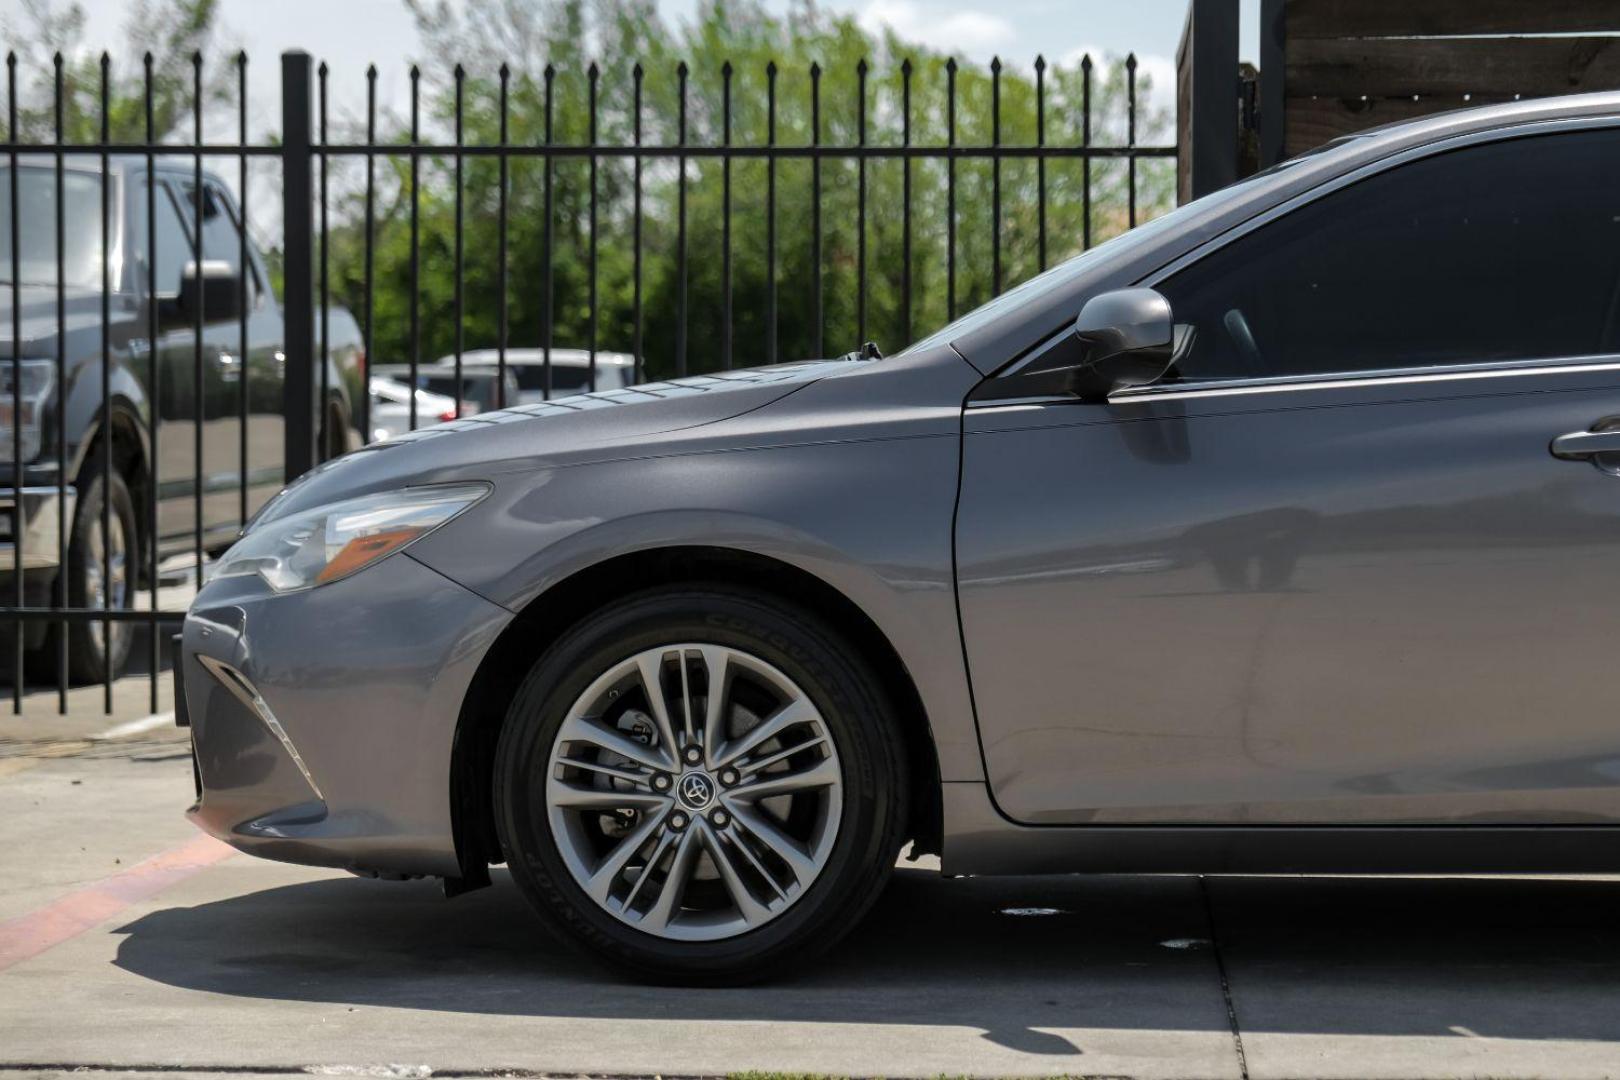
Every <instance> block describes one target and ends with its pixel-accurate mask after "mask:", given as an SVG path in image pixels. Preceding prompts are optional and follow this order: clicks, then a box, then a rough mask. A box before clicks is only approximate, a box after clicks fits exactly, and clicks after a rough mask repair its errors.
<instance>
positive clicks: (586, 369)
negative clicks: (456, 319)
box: [434, 349, 636, 405]
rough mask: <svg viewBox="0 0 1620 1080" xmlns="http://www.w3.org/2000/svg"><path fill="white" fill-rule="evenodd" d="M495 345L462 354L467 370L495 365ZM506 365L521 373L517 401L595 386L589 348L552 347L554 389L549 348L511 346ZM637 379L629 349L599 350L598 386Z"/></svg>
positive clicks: (449, 360)
mask: <svg viewBox="0 0 1620 1080" xmlns="http://www.w3.org/2000/svg"><path fill="white" fill-rule="evenodd" d="M499 359H500V356H499V353H498V352H497V350H495V349H469V350H467V351H466V352H464V353H462V354H461V366H462V369H463V370H466V369H468V368H474V367H476V368H493V367H496V366H497V365H498V363H499ZM455 362H456V358H455V357H454V356H444V357H440V358H439V359H438V360H437V361H436V362H435V365H434V366H436V367H453V366H455ZM506 366H507V369H508V370H510V371H511V372H512V374H514V375H516V376H517V384H518V399H517V401H516V402H513V404H519V405H527V404H529V403H530V402H533V401H544V400H546V398H547V397H548V396H549V397H554V398H560V397H568V396H569V395H571V394H584V393H588V392H589V391H590V390H591V354H590V352H589V351H588V350H586V349H552V350H551V393H550V394H549V395H548V394H547V393H546V350H544V349H507V350H506ZM635 381H636V360H635V357H633V356H631V355H630V354H628V353H618V352H602V351H598V352H597V354H596V389H597V390H617V389H619V388H620V387H623V386H629V385H631V384H632V383H634V382H635Z"/></svg>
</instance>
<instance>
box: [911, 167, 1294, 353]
mask: <svg viewBox="0 0 1620 1080" xmlns="http://www.w3.org/2000/svg"><path fill="white" fill-rule="evenodd" d="M1298 160H1299V159H1298V158H1295V159H1292V160H1290V161H1285V162H1281V163H1279V164H1277V165H1273V166H1272V167H1271V168H1269V169H1266V170H1264V171H1263V172H1258V173H1255V174H1254V175H1253V176H1249V177H1247V178H1245V179H1243V180H1239V181H1238V182H1237V183H1235V184H1231V185H1229V186H1227V187H1224V188H1222V189H1221V190H1220V191H1217V192H1215V193H1214V194H1211V195H1206V196H1205V197H1204V198H1202V199H1196V200H1194V201H1193V202H1190V203H1186V204H1185V205H1182V206H1178V207H1176V208H1175V209H1174V210H1172V211H1170V212H1169V213H1168V214H1164V215H1162V216H1160V217H1156V218H1154V219H1153V220H1152V221H1149V222H1147V223H1146V224H1144V225H1138V226H1137V227H1136V228H1134V229H1131V230H1130V231H1129V232H1123V233H1120V234H1119V235H1118V236H1115V237H1113V238H1111V239H1109V240H1105V241H1103V242H1102V243H1101V244H1098V245H1097V246H1096V247H1094V248H1090V249H1088V250H1087V251H1084V252H1081V253H1080V254H1079V255H1076V256H1075V257H1074V258H1072V259H1069V260H1068V261H1067V262H1062V263H1059V264H1058V265H1056V266H1054V267H1052V269H1050V270H1048V271H1046V272H1045V273H1043V274H1037V275H1035V276H1034V277H1032V278H1030V279H1029V280H1028V281H1026V282H1024V283H1023V284H1022V285H1018V286H1016V287H1015V288H1012V289H1009V290H1007V291H1006V292H1004V293H1002V294H1001V295H1000V296H998V297H996V298H995V299H994V300H991V301H990V302H989V303H987V304H984V305H983V306H982V307H977V308H974V309H973V310H972V311H970V312H968V313H967V314H966V315H963V316H962V317H961V318H959V319H957V320H956V321H955V322H953V323H951V324H950V325H948V326H946V327H944V328H943V329H940V330H936V331H935V332H934V333H932V334H930V335H929V336H928V337H926V338H924V339H923V340H921V341H919V342H917V343H916V344H914V345H912V346H911V347H910V348H908V349H906V350H905V351H906V352H913V351H919V350H922V349H930V348H933V347H935V346H937V345H943V344H945V343H946V342H949V341H954V340H956V339H957V338H960V337H963V336H965V335H967V334H969V333H972V332H973V331H974V330H977V329H979V327H981V326H984V325H986V324H987V323H990V322H993V321H994V320H996V319H998V318H1000V317H1001V316H1002V315H1004V314H1005V313H1007V312H1008V311H1011V310H1013V309H1014V308H1018V307H1022V306H1023V305H1024V304H1026V303H1028V302H1030V301H1032V300H1035V299H1037V298H1038V297H1041V296H1044V295H1046V294H1047V293H1049V292H1052V291H1053V290H1054V289H1061V288H1063V287H1065V286H1066V285H1068V283H1069V282H1071V281H1073V280H1074V279H1075V278H1076V277H1077V276H1079V275H1080V274H1082V273H1084V272H1085V271H1087V270H1090V269H1091V267H1092V266H1094V265H1095V264H1096V263H1097V262H1099V261H1100V260H1103V259H1107V258H1111V257H1112V256H1114V255H1115V254H1118V253H1121V252H1124V251H1127V250H1129V249H1130V248H1133V247H1136V246H1138V245H1141V244H1146V243H1148V242H1150V241H1153V240H1156V239H1158V238H1159V237H1160V236H1163V235H1164V234H1165V233H1170V232H1174V231H1175V230H1176V229H1179V228H1181V227H1182V225H1183V224H1185V223H1186V222H1187V221H1188V219H1190V218H1193V217H1196V216H1197V215H1200V214H1204V213H1206V212H1208V211H1209V210H1211V209H1214V208H1216V207H1219V206H1222V205H1225V204H1226V203H1228V202H1230V201H1232V200H1233V199H1236V198H1240V197H1242V196H1243V195H1245V194H1247V192H1248V191H1249V189H1250V188H1252V187H1253V186H1254V185H1255V184H1258V183H1261V182H1263V181H1264V180H1266V179H1268V178H1269V177H1271V176H1273V175H1274V174H1276V173H1277V172H1279V171H1281V170H1282V169H1285V168H1288V167H1290V166H1292V165H1294V164H1295V163H1296V162H1297V161H1298Z"/></svg>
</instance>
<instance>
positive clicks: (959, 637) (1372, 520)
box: [179, 94, 1620, 980]
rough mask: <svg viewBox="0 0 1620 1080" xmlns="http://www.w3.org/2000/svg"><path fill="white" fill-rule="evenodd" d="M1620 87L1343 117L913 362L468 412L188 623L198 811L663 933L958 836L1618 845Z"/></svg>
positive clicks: (233, 582)
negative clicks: (500, 874)
mask: <svg viewBox="0 0 1620 1080" xmlns="http://www.w3.org/2000/svg"><path fill="white" fill-rule="evenodd" d="M1617 172H1620V95H1617V94H1607V95H1587V96H1581V97H1569V98H1562V99H1553V100H1546V101H1539V102H1525V103H1519V104H1512V105H1505V106H1497V107H1491V108H1487V109H1479V110H1473V111H1468V112H1461V113H1453V114H1448V115H1445V116H1441V117H1436V118H1431V119H1427V120H1423V121H1419V122H1416V123H1412V124H1408V125H1403V126H1400V127H1393V128H1386V129H1381V130H1378V131H1375V132H1372V133H1368V134H1365V135H1361V136H1356V137H1352V138H1349V139H1346V140H1342V141H1340V142H1337V143H1335V144H1333V145H1332V146H1330V147H1329V148H1327V149H1326V150H1325V151H1323V152H1319V153H1315V154H1311V155H1307V156H1305V157H1302V158H1298V159H1296V160H1294V161H1292V162H1291V163H1289V164H1287V165H1285V166H1283V167H1280V168H1277V169H1274V170H1271V171H1269V172H1267V173H1264V174H1261V175H1259V176H1256V177H1253V178H1251V179H1249V180H1246V181H1244V182H1241V183H1239V184H1236V185H1234V186H1232V187H1230V188H1228V189H1226V190H1224V191H1222V192H1220V193H1218V194H1216V195H1213V196H1211V197H1209V198H1206V199H1203V200H1200V201H1198V202H1194V203H1191V204H1189V205H1187V206H1184V207H1182V208H1181V209H1179V210H1177V211H1175V212H1173V213H1171V214H1168V215H1166V216H1164V217H1162V218H1159V219H1158V220H1156V221H1154V222H1152V223H1151V224H1148V225H1145V226H1143V227H1141V228H1138V229H1136V230H1134V231H1132V232H1130V233H1128V234H1126V235H1124V236H1122V237H1120V238H1118V239H1116V240H1113V241H1111V242H1109V243H1107V244H1104V245H1102V246H1100V247H1097V248H1095V249H1093V250H1092V251H1090V252H1088V253H1086V254H1085V255H1083V256H1081V257H1079V258H1076V259H1074V260H1072V261H1070V262H1067V263H1065V264H1063V265H1062V266H1059V267H1057V268H1056V269H1054V270H1052V271H1050V272H1048V273H1046V274H1043V275H1041V276H1040V277H1037V278H1035V279H1033V280H1031V281H1029V282H1028V283H1026V284H1024V285H1022V286H1020V287H1019V288H1017V289H1015V290H1013V291H1012V292H1010V293H1007V294H1006V295H1004V296H1002V297H1000V298H999V299H997V300H995V301H994V302H992V303H990V304H988V305H987V306H985V307H983V308H981V309H979V310H978V311H975V312H973V313H971V314H970V315H968V316H967V317H965V318H964V319H962V320H960V321H958V322H957V323H955V324H953V325H951V326H949V327H947V328H945V329H944V330H942V331H940V332H939V333H937V334H935V335H934V336H933V337H931V338H929V339H928V340H926V341H922V342H920V343H918V344H916V345H913V346H912V347H910V348H909V349H907V350H905V351H904V352H902V353H900V354H899V355H896V356H893V357H889V358H878V357H877V356H875V355H874V352H875V351H874V350H863V351H861V352H858V353H855V354H852V355H851V356H849V357H846V358H844V359H842V360H835V361H827V362H813V363H800V364H791V365H786V366H780V367H771V368H761V369H757V370H751V371H738V372H733V373H727V374H722V375H714V376H705V377H699V378H691V379H682V380H679V381H676V382H668V383H656V384H650V385H642V386H637V387H633V388H625V389H617V390H613V391H609V392H604V393H597V394H588V395H585V396H581V397H575V398H569V399H564V400H557V401H551V402H543V403H537V404H533V405H526V406H522V407H519V408H515V409H508V410H505V411H501V412H493V413H483V414H480V415H478V416H476V417H473V418H471V419H467V420H462V421H459V422H456V423H451V424H446V425H443V426H440V427H435V428H431V429H428V430H423V431H418V432H415V433H414V434H412V435H407V436H405V437H402V438H399V439H395V440H390V441H388V442H386V443H383V444H381V445H378V446H374V447H368V448H366V449H364V450H360V451H357V452H354V453H351V454H348V455H347V456H344V457H341V458H338V459H337V460H335V461H333V462H331V463H329V464H327V465H326V466H324V467H322V468H320V469H317V470H315V471H314V472H312V473H310V474H309V475H308V476H306V477H305V478H303V479H302V480H300V481H298V482H297V483H295V484H293V485H292V486H291V487H289V488H288V489H286V490H285V491H284V492H282V493H281V494H280V495H279V496H277V497H276V498H275V499H274V500H273V501H272V502H271V503H270V504H269V505H267V507H266V508H265V509H264V511H263V512H261V513H260V515H259V516H258V517H257V519H256V520H254V521H253V522H252V524H251V525H250V526H249V528H248V529H247V530H246V532H245V533H244V535H243V536H242V538H241V539H240V540H239V542H238V543H237V544H236V546H235V547H233V548H232V549H231V550H230V552H229V554H228V555H226V556H225V557H224V558H223V559H222V560H221V561H220V563H219V564H218V567H217V570H216V572H215V574H214V576H213V578H212V580H211V581H210V582H209V584H208V585H207V586H206V587H205V588H204V589H203V590H202V591H201V593H199V595H198V596H197V599H196V602H195V604H194V605H193V606H192V608H191V611H190V613H189V615H188V616H187V619H186V622H185V629H184V635H183V656H182V660H181V663H180V666H179V676H180V678H181V680H182V684H183V692H182V694H181V701H182V722H185V723H189V724H190V727H191V730H192V734H193V738H194V746H195V755H196V764H197V769H196V774H197V801H196V804H195V806H194V807H193V808H192V809H191V811H190V812H191V815H192V817H193V818H194V820H195V821H196V822H197V824H198V825H200V826H201V827H202V828H204V829H206V830H207V831H209V832H211V833H213V834H214V835H216V836H219V837H221V838H223V839H225V840H227V841H228V842H230V843H231V844H233V845H235V846H236V847H238V848H240V849H242V850H244V851H248V852H251V853H254V854H257V855H263V856H267V857H269V858H274V859H285V860H289V861H293V862H303V863H313V864H318V865H324V866H333V867H343V868H347V869H350V870H353V871H356V872H358V873H364V874H374V875H380V876H384V877H403V876H417V875H431V876H437V877H440V878H443V879H444V883H445V889H446V892H447V893H450V894H454V893H457V892H461V891H464V890H466V889H470V888H474V887H477V886H479V885H483V884H486V883H487V882H488V881H489V868H490V866H491V865H494V864H499V863H504V864H505V865H506V866H507V867H508V868H509V871H510V873H511V876H512V879H513V880H514V881H515V882H516V883H517V885H518V887H519V888H520V889H521V890H522V891H523V893H524V894H525V895H526V896H527V897H528V899H529V900H530V901H532V903H533V906H534V907H535V909H536V910H537V911H538V912H539V913H540V915H542V916H543V917H544V918H545V920H546V921H547V922H549V923H550V924H551V925H552V926H553V927H554V928H555V929H556V930H558V931H559V932H561V933H562V934H563V935H565V936H567V937H569V938H571V939H573V940H575V941H577V942H579V943H582V944H583V945H585V946H586V947H588V948H589V949H591V950H593V951H595V952H596V953H598V954H599V955H601V956H603V957H605V958H608V959H609V960H611V961H614V962H616V963H618V964H620V965H624V966H627V967H629V968H632V969H634V970H636V971H638V972H641V973H643V974H645V975H648V976H650V977H657V978H677V979H688V980H728V979H742V978H747V977H750V976H758V975H760V974H762V973H769V972H774V971H777V970H780V969H781V967H782V965H783V964H784V962H786V961H790V960H799V959H802V958H804V957H806V956H808V955H810V954H813V953H814V952H816V951H818V950H822V949H825V948H827V947H828V946H829V945H830V944H832V943H833V942H835V941H836V940H837V939H838V937H839V936H840V935H841V934H843V933H844V932H846V931H847V930H849V929H850V927H851V926H852V925H853V924H854V923H855V922H856V921H857V920H858V919H859V918H860V916H861V915H862V913H863V912H864V911H866V909H867V908H868V907H869V906H870V905H871V904H872V903H873V901H874V900H875V899H876V898H877V896H878V895H879V893H880V891H881V890H882V888H883V886H884V883H885V881H886V879H887V877H888V875H889V872H890V868H891V867H892V865H893V864H894V862H895V860H896V856H897V854H898V853H900V852H901V850H902V849H903V848H904V847H905V846H906V845H907V844H908V843H909V844H910V846H911V850H912V851H913V852H916V853H937V854H938V855H939V856H940V858H941V864H942V867H943V872H944V873H946V874H952V875H964V874H1006V873H1035V872H1074V871H1143V872H1199V873H1219V872H1229V871H1230V872H1283V871H1286V872H1313V871H1322V872H1353V873H1399V872H1413V871H1424V872H1452V871H1468V872H1510V871H1515V872H1516V871H1581V870H1604V871H1611V872H1612V871H1616V870H1620V829H1617V828H1616V825H1617V824H1620V725H1617V724H1616V722H1615V719H1614V718H1615V717H1616V716H1617V715H1620V675H1617V673H1616V667H1615V664H1614V650H1615V643H1616V642H1617V641H1620V603H1617V602H1616V597H1617V596H1620V560H1617V559H1616V557H1615V555H1616V551H1617V550H1620V548H1617V544H1620V185H1616V183H1615V180H1614V178H1615V176H1616V175H1617Z"/></svg>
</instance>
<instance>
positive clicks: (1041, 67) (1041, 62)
mask: <svg viewBox="0 0 1620 1080" xmlns="http://www.w3.org/2000/svg"><path fill="white" fill-rule="evenodd" d="M1035 70H1036V71H1045V70H1046V57H1044V56H1042V55H1041V54H1040V53H1036V54H1035Z"/></svg>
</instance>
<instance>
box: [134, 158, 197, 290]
mask: <svg viewBox="0 0 1620 1080" xmlns="http://www.w3.org/2000/svg"><path fill="white" fill-rule="evenodd" d="M145 206H146V191H145V185H142V191H141V209H143V210H144V209H145ZM152 206H153V209H154V210H155V211H156V213H157V220H156V227H155V228H154V230H153V239H155V240H156V244H155V245H154V253H155V254H156V256H157V262H156V264H155V265H154V266H153V267H152V284H153V290H152V291H153V292H155V293H156V294H157V295H158V296H176V295H178V294H179V292H180V275H181V274H182V273H184V272H185V268H186V264H187V263H189V262H190V261H191V227H190V226H189V225H187V224H186V222H185V220H183V219H182V218H181V216H180V213H179V211H178V210H177V209H176V207H175V204H174V198H173V196H172V195H171V194H170V191H169V185H167V184H165V183H163V181H161V180H160V181H158V185H157V191H156V192H155V193H154V198H153V200H152ZM145 216H146V215H145V214H144V213H143V214H141V219H140V220H141V226H142V227H141V229H140V230H139V235H138V237H137V239H136V243H137V244H138V245H139V250H138V254H139V257H140V258H141V259H143V260H144V259H145V258H146V222H145Z"/></svg>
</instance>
